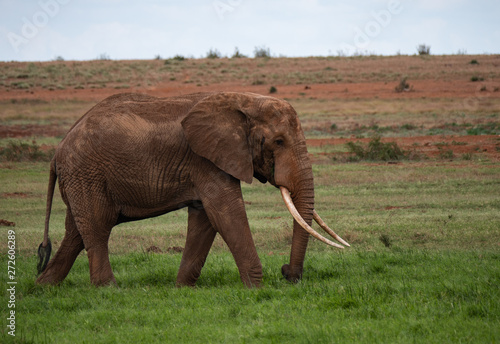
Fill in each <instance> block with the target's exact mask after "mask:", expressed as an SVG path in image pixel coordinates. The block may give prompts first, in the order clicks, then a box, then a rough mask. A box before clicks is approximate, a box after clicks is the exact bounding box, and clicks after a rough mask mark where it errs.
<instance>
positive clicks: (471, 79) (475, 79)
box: [470, 75, 484, 82]
mask: <svg viewBox="0 0 500 344" xmlns="http://www.w3.org/2000/svg"><path fill="white" fill-rule="evenodd" d="M470 81H472V82H476V81H484V78H483V77H482V76H477V75H473V76H471V78H470Z"/></svg>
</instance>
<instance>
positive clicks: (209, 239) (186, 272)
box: [177, 207, 217, 287]
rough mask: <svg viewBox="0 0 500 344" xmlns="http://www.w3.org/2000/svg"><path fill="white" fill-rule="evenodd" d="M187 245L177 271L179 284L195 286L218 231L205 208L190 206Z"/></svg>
mask: <svg viewBox="0 0 500 344" xmlns="http://www.w3.org/2000/svg"><path fill="white" fill-rule="evenodd" d="M188 211H189V219H188V232H187V238H186V246H185V247H184V253H183V254H182V260H181V265H180V267H179V272H178V273H177V286H179V287H180V286H194V284H195V283H196V281H197V280H198V277H200V273H201V269H202V268H203V265H204V264H205V260H206V258H207V255H208V252H209V251H210V247H212V243H213V242H214V238H215V235H216V234H217V232H216V231H215V229H214V228H213V227H212V224H211V223H210V220H209V219H208V217H207V213H206V212H205V210H204V209H203V208H195V207H189V210H188Z"/></svg>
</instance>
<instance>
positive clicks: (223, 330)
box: [0, 161, 500, 343]
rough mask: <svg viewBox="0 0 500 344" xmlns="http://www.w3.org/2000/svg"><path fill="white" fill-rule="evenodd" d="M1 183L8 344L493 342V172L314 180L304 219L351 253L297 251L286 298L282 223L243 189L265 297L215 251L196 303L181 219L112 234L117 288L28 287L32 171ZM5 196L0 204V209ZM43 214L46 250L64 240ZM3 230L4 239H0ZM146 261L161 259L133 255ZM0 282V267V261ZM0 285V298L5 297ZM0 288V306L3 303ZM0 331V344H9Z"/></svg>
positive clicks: (381, 171) (393, 171)
mask: <svg viewBox="0 0 500 344" xmlns="http://www.w3.org/2000/svg"><path fill="white" fill-rule="evenodd" d="M10 166H11V167H10V168H3V169H1V170H0V171H1V180H2V181H3V182H6V183H3V185H2V193H3V197H2V199H1V201H0V203H1V208H2V212H1V217H2V218H6V219H13V220H15V221H16V227H8V228H9V229H13V230H15V233H16V247H17V254H16V281H17V282H18V285H17V286H16V288H17V291H16V315H17V318H16V319H17V320H16V321H17V330H16V334H17V335H16V340H17V342H20V343H21V342H34V343H44V342H47V343H53V342H57V343H84V342H107V343H110V342H111V343H114V342H116V343H126V342H130V343H132V342H165V341H167V342H200V343H201V342H214V343H216V342H299V343H302V342H303V343H309V342H314V343H321V342H325V343H331V342H352V343H360V342H365V343H374V342H380V343H388V342H402V343H406V342H429V343H431V342H433V343H446V342H449V343H456V342H470V343H480V342H484V343H491V342H498V341H499V340H500V327H499V326H498V325H499V322H500V303H499V302H498V300H500V289H499V288H498V285H499V284H500V250H499V243H500V232H499V230H498V228H499V225H500V222H499V218H498V214H499V210H500V200H499V197H498V191H499V188H498V166H497V165H496V164H492V163H489V162H485V163H480V164H479V163H477V162H471V163H468V164H466V166H464V163H463V162H460V163H447V164H443V163H441V162H439V161H437V162H433V163H429V162H428V163H426V164H421V163H412V162H408V163H403V164H400V165H398V166H396V167H394V166H392V165H375V164H370V163H356V164H335V165H317V166H315V167H314V172H315V178H316V185H317V188H316V190H317V199H318V201H317V209H318V212H320V213H321V214H322V215H323V216H324V217H325V219H326V220H328V222H329V223H330V224H331V225H333V226H334V227H335V228H336V230H337V232H338V233H339V234H341V235H342V236H343V237H344V238H345V239H347V240H348V241H349V242H350V243H351V244H352V247H351V248H350V249H346V250H344V251H338V250H333V249H331V248H328V247H325V246H324V245H323V244H321V243H318V242H316V241H311V243H310V247H309V250H308V255H307V259H306V263H305V270H304V271H305V273H304V279H303V281H302V282H300V283H299V284H298V285H291V284H289V283H288V282H286V281H285V280H284V279H283V278H282V277H281V273H280V267H281V265H282V264H284V263H285V262H286V261H287V259H288V252H289V247H290V246H289V244H290V241H291V219H290V216H289V215H288V214H287V210H286V208H285V207H284V206H283V205H282V202H281V201H280V199H279V195H278V192H277V191H276V190H275V189H273V188H272V187H269V186H261V185H244V186H243V190H244V195H245V200H246V202H247V211H248V215H249V219H250V223H251V228H252V232H253V235H254V238H255V241H256V245H257V248H258V252H259V255H260V257H261V259H262V262H263V266H264V281H263V287H262V288H261V289H259V290H246V289H245V288H244V287H243V285H242V283H241V282H240V280H239V275H238V272H237V269H236V265H235V263H234V261H233V259H232V257H231V255H230V254H229V253H228V250H227V248H226V247H225V244H224V243H223V242H222V241H221V240H220V239H218V240H217V241H216V243H215V244H214V247H213V249H212V252H211V254H210V255H209V258H208V260H207V263H206V266H205V268H204V270H203V272H202V276H201V278H200V280H199V282H198V287H197V288H196V289H190V288H184V289H176V288H175V276H176V273H177V268H178V265H179V263H180V257H181V254H180V253H171V252H168V251H167V249H168V248H169V247H174V246H181V247H182V246H183V241H184V235H185V226H186V220H187V219H186V213H185V211H179V212H176V213H172V214H168V215H166V216H162V217H158V218H155V219H150V220H145V221H141V222H136V223H129V224H124V225H120V226H118V227H117V228H115V229H114V231H113V234H112V238H111V263H112V266H113V269H114V272H115V274H116V278H117V280H118V287H111V288H94V287H92V286H91V285H90V283H89V277H88V262H87V259H86V257H85V255H84V254H82V255H81V257H80V258H79V259H77V262H76V264H75V266H74V268H73V269H72V271H71V272H70V274H69V276H68V278H67V279H66V281H65V282H64V283H63V284H62V285H61V286H59V287H40V286H36V285H35V284H34V279H35V267H36V257H35V248H36V247H37V245H38V244H39V242H40V241H41V239H42V227H43V226H42V223H43V213H44V198H45V188H46V179H47V173H46V168H47V166H46V163H16V164H13V163H11V165H10ZM6 194H7V196H6ZM63 224H64V206H63V204H62V201H61V200H60V198H59V197H57V198H56V203H55V206H54V211H53V217H52V222H51V233H52V234H51V236H52V238H53V240H54V242H55V246H57V244H58V242H60V240H61V239H62V236H63ZM8 228H7V227H6V228H5V230H2V232H3V234H2V235H3V236H4V237H5V238H6V236H7V229H8ZM152 246H156V247H158V248H160V249H161V250H162V251H163V253H152V252H149V253H148V252H147V251H148V248H150V247H152ZM1 264H2V266H4V267H6V266H7V256H6V255H2V262H1ZM6 278H7V276H6V274H5V273H4V274H3V275H2V283H3V285H4V286H5V285H6V281H5V280H6ZM6 289H7V288H3V290H2V300H4V302H7V300H8V299H9V295H8V292H7V290H6ZM5 319H6V317H4V319H3V323H4V326H3V327H2V336H3V339H4V340H7V339H10V338H9V336H8V334H7V327H6V320H5Z"/></svg>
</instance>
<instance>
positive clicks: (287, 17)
mask: <svg viewBox="0 0 500 344" xmlns="http://www.w3.org/2000/svg"><path fill="white" fill-rule="evenodd" d="M499 18H500V1H498V0H371V1H368V0H337V1H328V0H267V1H266V0H191V1H173V0H163V1H160V0H140V1H138V0H133V1H132V0H0V61H50V60H55V59H56V58H63V59H64V60H94V59H99V58H103V57H107V58H110V59H113V60H122V59H153V58H155V57H158V56H160V57H161V58H169V57H173V56H175V55H182V56H185V57H194V58H200V57H205V56H206V55H207V53H208V52H209V51H210V50H216V51H218V52H219V53H220V54H221V55H222V56H228V57H230V56H231V55H233V53H234V52H235V49H236V48H238V50H239V52H240V53H242V54H244V55H247V56H249V57H253V56H254V52H255V49H256V48H264V49H268V50H269V51H270V53H271V55H272V56H287V57H306V56H330V55H333V56H337V55H353V54H376V55H396V54H404V55H406V54H408V55H413V54H416V53H417V46H418V45H420V44H425V45H427V46H429V47H430V49H431V50H430V53H431V54H433V55H442V54H457V53H462V54H463V53H466V54H485V53H486V54H499V53H500V20H499Z"/></svg>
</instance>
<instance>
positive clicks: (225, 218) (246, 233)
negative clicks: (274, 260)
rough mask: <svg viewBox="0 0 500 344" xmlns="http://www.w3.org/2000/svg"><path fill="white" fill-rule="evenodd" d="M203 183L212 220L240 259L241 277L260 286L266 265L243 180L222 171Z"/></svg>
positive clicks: (236, 258) (250, 283)
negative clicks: (259, 250)
mask: <svg viewBox="0 0 500 344" xmlns="http://www.w3.org/2000/svg"><path fill="white" fill-rule="evenodd" d="M206 175H207V176H210V177H212V178H211V179H210V180H209V181H207V183H206V184H203V185H200V186H199V191H200V193H201V200H202V202H203V207H204V209H205V211H206V214H207V216H208V218H209V220H210V223H212V225H213V226H214V228H215V229H216V230H217V232H218V233H219V234H220V235H221V236H222V238H223V239H224V241H225V242H226V244H227V246H228V247H229V249H230V250H231V253H232V255H233V257H234V260H235V261H236V265H237V266H238V270H239V272H240V278H241V280H242V282H243V283H244V284H245V285H246V286H247V287H249V288H250V287H258V286H260V283H261V281H262V265H261V263H260V259H259V256H258V255H257V250H256V249H255V244H254V242H253V238H252V234H251V232H250V226H249V224H248V219H247V214H246V212H245V205H244V202H243V196H242V194H241V187H240V181H239V180H238V179H235V178H233V177H231V176H229V175H227V174H225V173H223V172H221V171H219V172H218V173H217V174H210V173H207V174H206Z"/></svg>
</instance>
